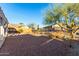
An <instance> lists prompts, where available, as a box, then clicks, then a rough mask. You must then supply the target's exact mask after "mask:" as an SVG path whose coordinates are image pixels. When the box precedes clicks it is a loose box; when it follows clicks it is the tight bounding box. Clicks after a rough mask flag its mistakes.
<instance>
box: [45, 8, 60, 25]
mask: <svg viewBox="0 0 79 59" xmlns="http://www.w3.org/2000/svg"><path fill="white" fill-rule="evenodd" d="M60 14H61V12H60V8H59V7H56V8H54V9H48V10H47V12H46V14H45V15H44V22H43V23H44V24H45V25H54V24H56V23H59V22H60V21H61V20H60V17H61V15H60Z"/></svg>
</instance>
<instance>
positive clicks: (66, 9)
mask: <svg viewBox="0 0 79 59" xmlns="http://www.w3.org/2000/svg"><path fill="white" fill-rule="evenodd" d="M53 6H55V5H53ZM78 17H79V4H75V3H74V4H60V5H59V4H58V5H56V7H54V8H51V9H48V10H47V11H46V13H45V16H44V24H46V25H53V24H58V25H59V23H61V22H62V21H64V24H65V27H63V26H61V25H59V26H60V27H61V28H62V29H63V28H65V29H66V31H67V32H69V33H70V34H71V36H72V38H73V33H75V32H76V31H77V30H78V29H79V28H76V20H75V18H78ZM62 18H63V20H61V19H62Z"/></svg>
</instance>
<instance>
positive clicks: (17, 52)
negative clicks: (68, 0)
mask: <svg viewBox="0 0 79 59" xmlns="http://www.w3.org/2000/svg"><path fill="white" fill-rule="evenodd" d="M60 6H61V7H60ZM73 6H74V8H73ZM2 14H3V13H1V14H0V16H1V19H0V22H1V26H2V28H1V27H0V28H1V29H0V31H1V32H0V33H1V35H2V36H0V37H3V38H4V40H3V39H2V41H3V42H2V41H0V42H2V43H0V44H1V47H0V56H79V4H75V3H74V4H58V5H56V4H54V5H53V7H52V4H51V8H47V9H46V11H45V14H44V18H43V19H44V20H43V24H44V25H43V26H42V27H40V25H39V24H35V23H29V24H27V25H26V24H24V23H21V22H20V23H16V24H14V23H10V22H9V21H8V20H7V19H6V17H3V16H5V15H4V14H3V15H2ZM35 17H36V16H35ZM15 18H16V17H15ZM2 20H4V22H3V21H2ZM19 21H21V20H19ZM28 21H29V20H28ZM24 22H25V21H24ZM0 40H1V39H0Z"/></svg>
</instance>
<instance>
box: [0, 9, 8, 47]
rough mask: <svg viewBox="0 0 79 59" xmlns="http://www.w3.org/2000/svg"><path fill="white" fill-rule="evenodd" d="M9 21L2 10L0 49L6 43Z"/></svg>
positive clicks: (0, 12) (0, 11) (0, 15)
mask: <svg viewBox="0 0 79 59" xmlns="http://www.w3.org/2000/svg"><path fill="white" fill-rule="evenodd" d="M7 27H8V20H7V18H6V17H5V15H4V13H3V11H2V9H1V8H0V48H1V46H2V44H3V42H4V41H5V37H6V36H7V31H8V28H7Z"/></svg>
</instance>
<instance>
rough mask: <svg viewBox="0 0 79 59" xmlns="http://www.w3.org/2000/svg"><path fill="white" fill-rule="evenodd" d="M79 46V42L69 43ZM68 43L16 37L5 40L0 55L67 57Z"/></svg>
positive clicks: (39, 38) (23, 36) (27, 36)
mask: <svg viewBox="0 0 79 59" xmlns="http://www.w3.org/2000/svg"><path fill="white" fill-rule="evenodd" d="M72 43H77V44H79V41H75V40H74V41H71V44H72ZM71 48H73V47H71V46H70V41H68V40H66V41H60V40H55V39H54V40H52V39H49V38H48V37H45V36H32V35H29V34H26V35H17V36H9V37H7V38H6V41H5V42H4V44H3V46H2V48H1V49H0V55H2V56H4V55H9V56H67V55H69V54H70V50H71Z"/></svg>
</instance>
